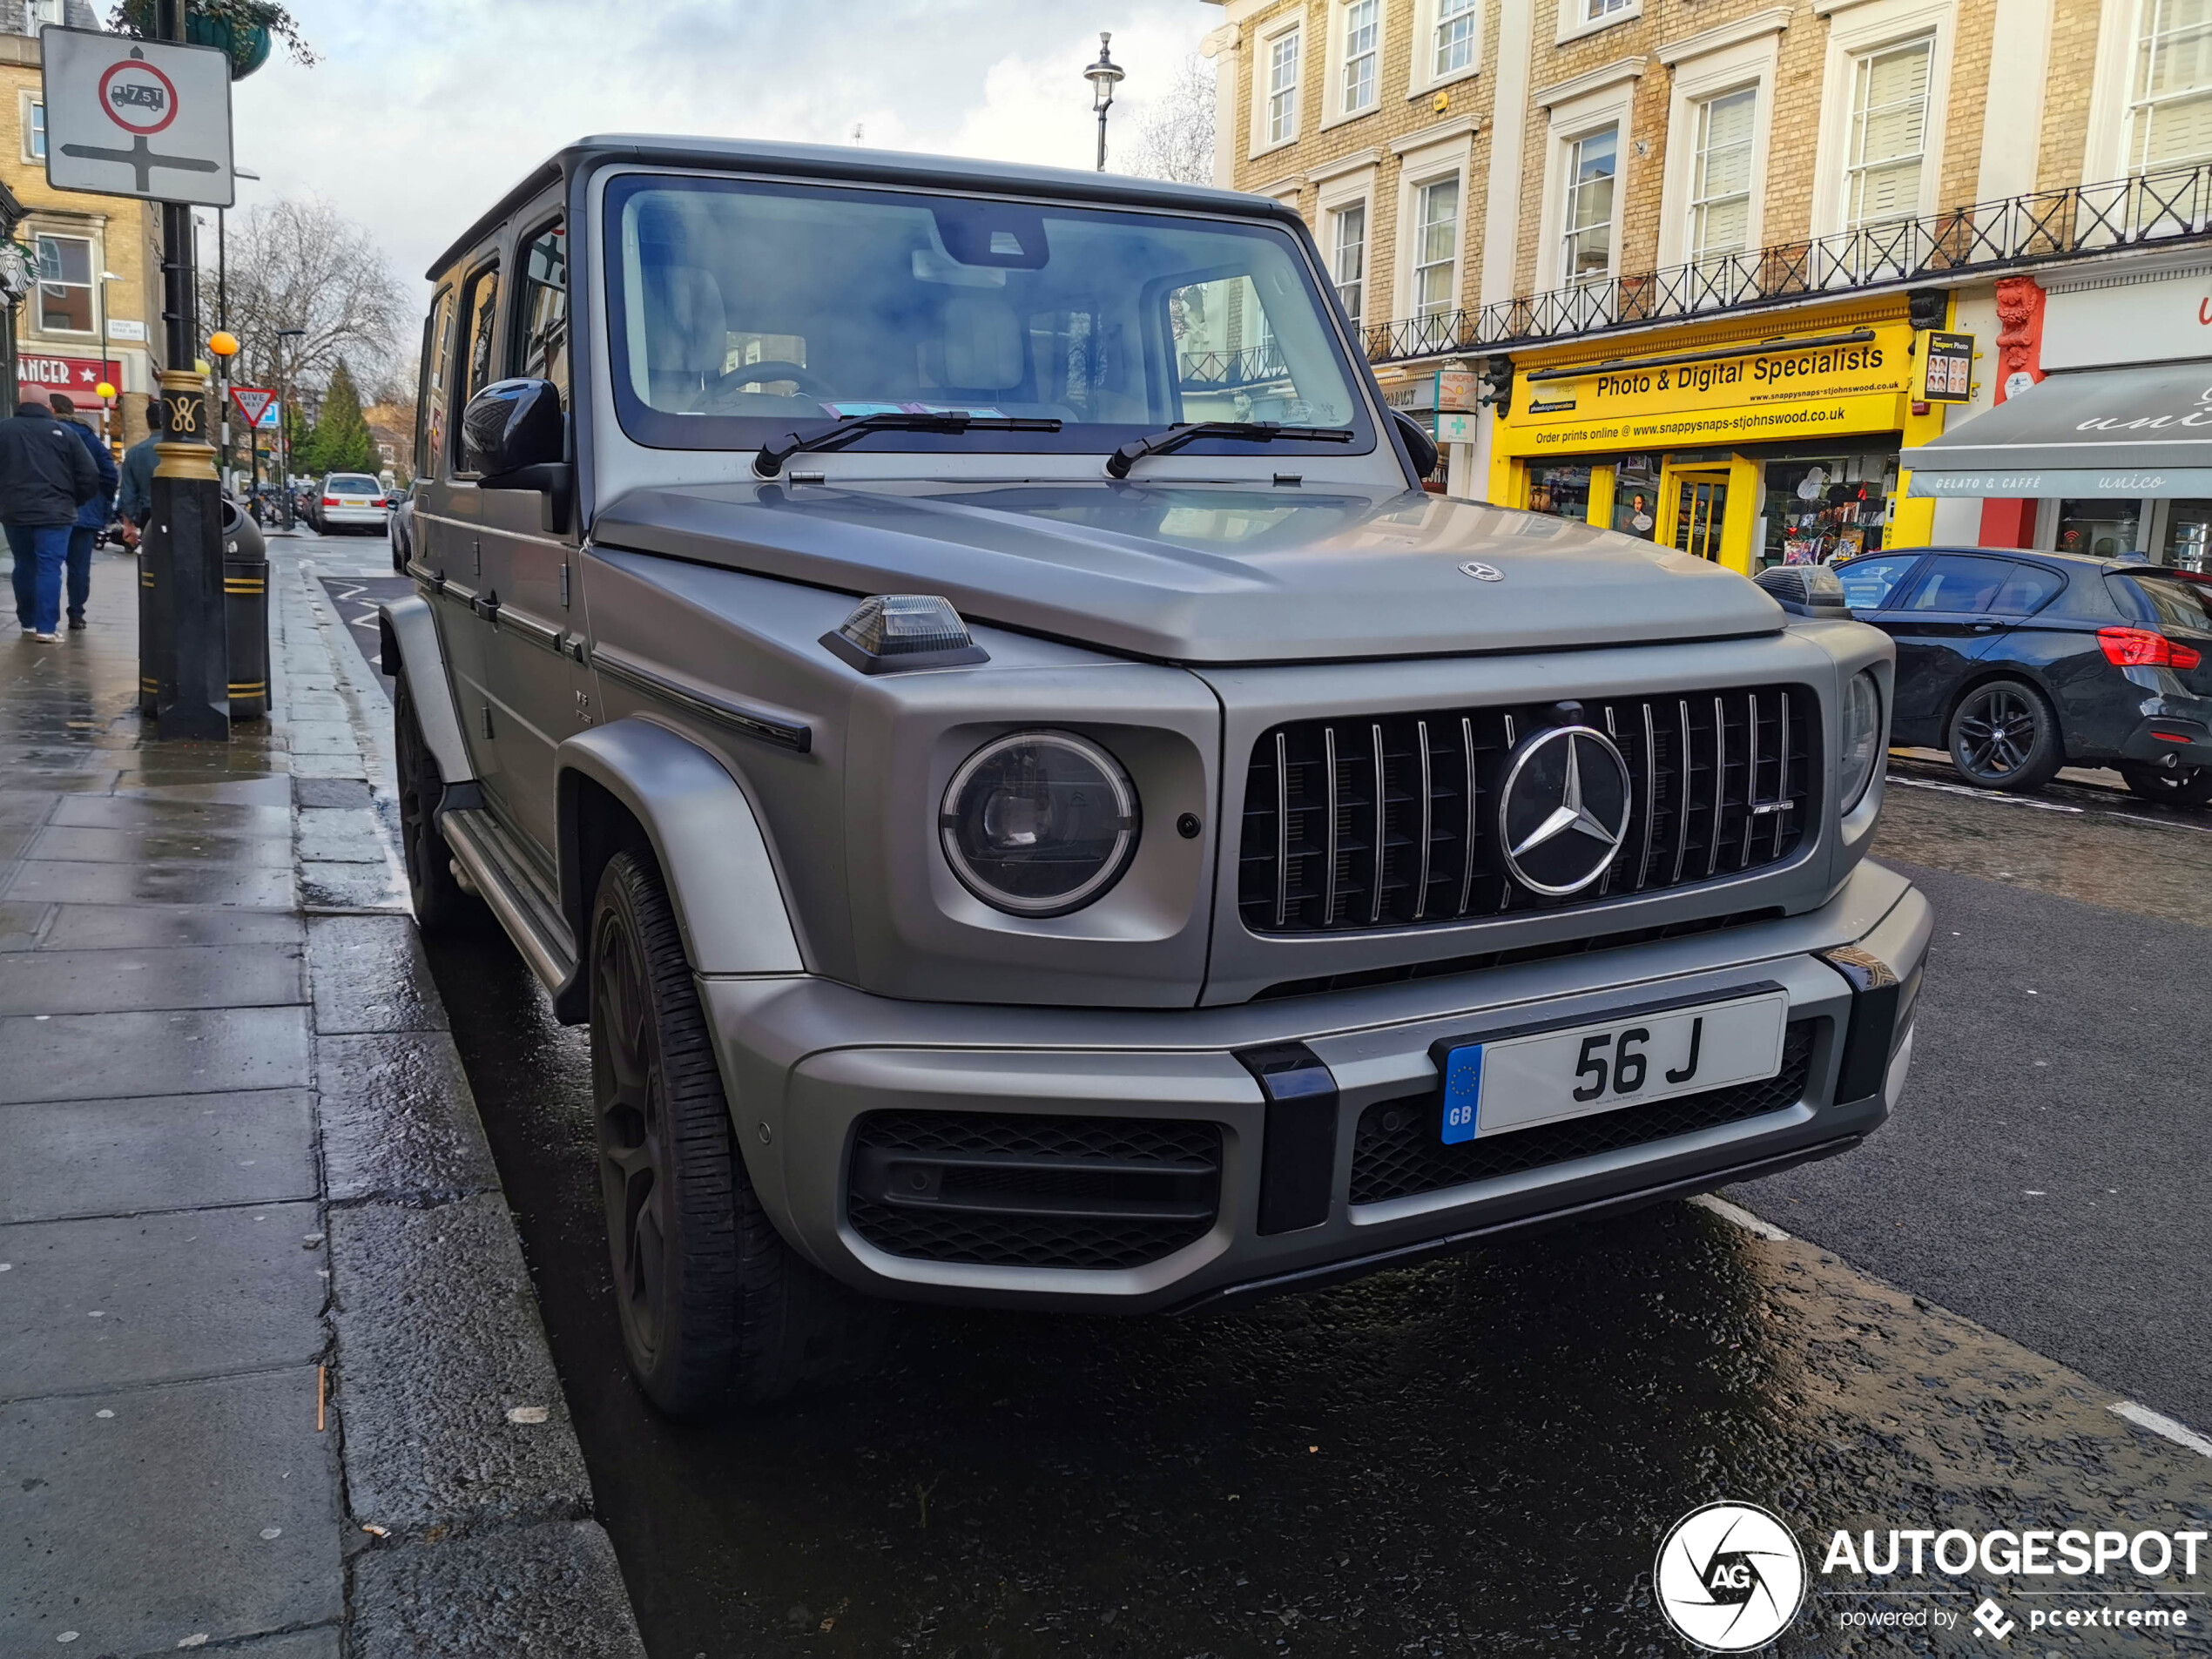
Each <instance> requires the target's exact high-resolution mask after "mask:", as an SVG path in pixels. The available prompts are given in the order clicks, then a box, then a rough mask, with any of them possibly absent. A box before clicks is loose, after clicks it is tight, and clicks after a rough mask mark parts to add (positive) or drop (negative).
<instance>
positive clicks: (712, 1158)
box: [590, 852, 877, 1417]
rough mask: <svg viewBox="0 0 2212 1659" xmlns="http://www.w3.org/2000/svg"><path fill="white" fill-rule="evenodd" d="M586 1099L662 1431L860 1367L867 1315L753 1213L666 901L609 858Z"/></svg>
mask: <svg viewBox="0 0 2212 1659" xmlns="http://www.w3.org/2000/svg"><path fill="white" fill-rule="evenodd" d="M590 940H591V1088H592V1101H593V1105H594V1108H595V1110H596V1113H597V1120H598V1129H599V1189H600V1197H601V1198H602V1199H603V1201H604V1205H605V1209H606V1216H607V1245H608V1251H609V1257H610V1266H611V1268H612V1270H613V1278H614V1295H615V1306H616V1310H617V1314H618V1316H619V1318H620V1320H621V1324H622V1341H623V1350H624V1354H625V1355H626V1356H627V1358H628V1359H629V1362H630V1368H631V1373H632V1374H633V1375H634V1376H636V1378H637V1383H638V1386H640V1387H641V1388H643V1389H644V1392H645V1394H646V1397H647V1398H648V1399H651V1401H652V1402H653V1404H654V1405H656V1406H659V1407H660V1408H661V1409H662V1410H663V1411H664V1412H668V1413H671V1414H673V1415H676V1416H681V1417H694V1416H704V1415H708V1414H711V1413H713V1412H715V1411H716V1410H718V1408H720V1407H721V1406H724V1405H725V1404H732V1403H735V1404H747V1405H757V1404H762V1403H765V1402H767V1401H770V1400H774V1399H781V1398H783V1397H784V1396H785V1395H786V1394H789V1393H792V1390H794V1389H795V1388H797V1387H799V1386H801V1385H802V1384H805V1383H809V1382H823V1381H831V1380H836V1379H842V1378H843V1377H845V1376H846V1375H849V1374H851V1373H853V1372H855V1371H856V1370H860V1369H864V1368H865V1367H866V1366H867V1364H868V1362H869V1361H870V1360H871V1359H872V1358H873V1352H872V1350H873V1332H875V1330H876V1328H877V1327H876V1325H875V1321H874V1318H873V1313H872V1312H869V1311H868V1310H866V1309H864V1308H860V1307H859V1306H857V1305H855V1304H854V1301H853V1298H849V1297H848V1296H847V1294H846V1292H845V1291H844V1290H843V1288H842V1287H841V1286H840V1285H837V1284H835V1283H834V1282H833V1281H832V1280H831V1279H830V1278H828V1277H827V1276H826V1275H825V1274H823V1273H822V1272H821V1271H819V1270H818V1269H816V1268H815V1267H813V1265H812V1264H809V1263H806V1262H805V1261H802V1260H801V1259H799V1257H798V1256H797V1255H795V1254H793V1253H792V1250H791V1248H790V1246H789V1245H787V1244H785V1243H784V1241H783V1239H782V1238H781V1237H780V1236H779V1234H778V1233H777V1231H776V1230H775V1227H774V1226H773V1224H772V1223H771V1222H770V1221H769V1220H768V1218H767V1216H766V1215H765V1212H764V1211H762V1209H761V1207H760V1202H759V1199H758V1198H757V1197H755V1196H754V1194H753V1190H752V1181H751V1180H750V1179H749V1178H748V1177H747V1176H746V1173H745V1159H744V1157H743V1156H742V1155H741V1154H740V1153H739V1152H738V1148H737V1145H736V1143H735V1139H734V1137H733V1136H732V1130H731V1115H730V1107H729V1103H728V1101H727V1099H726V1098H725V1096H724V1094H723V1091H722V1078H721V1074H720V1072H719V1071H718V1069H717V1067H716V1065H715V1059H714V1047H713V1042H712V1041H711V1037H710V1035H709V1034H708V1030H707V1023H706V1016H705V1010H703V1009H702V1008H700V1006H699V998H698V988H697V987H696V986H695V985H694V983H693V981H692V978H691V964H690V962H689V961H687V960H686V959H685V954H684V941H683V935H682V934H681V932H680V931H679V929H678V927H677V923H676V915H675V912H674V909H673V908H672V907H671V905H670V903H669V898H668V890H667V888H666V887H664V885H663V884H662V881H661V878H660V873H659V871H658V869H657V868H656V867H654V865H653V863H652V861H651V859H650V858H649V857H648V856H646V855H645V854H644V853H641V852H623V853H617V854H616V855H615V856H614V857H613V858H611V859H610V860H608V861H607V867H606V870H605V872H604V873H603V874H602V875H601V877H600V879H599V892H598V898H597V902H596V903H595V904H594V906H593V907H592V918H591V933H590Z"/></svg>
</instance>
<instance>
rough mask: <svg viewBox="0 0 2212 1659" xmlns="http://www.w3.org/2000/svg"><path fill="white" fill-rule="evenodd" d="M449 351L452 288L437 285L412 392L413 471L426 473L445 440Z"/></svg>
mask: <svg viewBox="0 0 2212 1659" xmlns="http://www.w3.org/2000/svg"><path fill="white" fill-rule="evenodd" d="M452 352H453V290H452V289H451V288H441V289H439V290H438V293H437V296H436V297H435V299H433V300H431V301H430V314H429V316H428V317H427V318H426V319H424V320H423V324H422V379H421V384H420V385H419V386H418V387H417V388H416V389H415V476H416V477H418V478H420V477H423V476H425V475H428V473H429V472H430V471H431V470H432V469H433V468H435V466H436V464H437V456H438V451H439V446H441V445H442V444H443V443H444V442H445V431H446V363H447V361H448V359H449V358H450V357H451V355H452Z"/></svg>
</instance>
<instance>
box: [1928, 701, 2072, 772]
mask: <svg viewBox="0 0 2212 1659" xmlns="http://www.w3.org/2000/svg"><path fill="white" fill-rule="evenodd" d="M1950 735H1951V764H1952V766H1953V767H1954V768H1955V769H1956V770H1957V772H1958V773H1959V776H1960V777H1961V778H1964V779H1966V781H1967V782H1968V783H1970V784H1973V786H1975V787H1977V788H1979V789H2011V790H2019V791H2022V792H2032V791H2034V790H2038V789H2040V788H2042V787H2043V786H2044V785H2045V784H2047V783H2049V782H2050V781H2051V779H2053V778H2054V777H2056V776H2057V775H2058V770H2059V768H2060V766H2062V765H2065V764H2066V747H2065V745H2063V744H2062V743H2061V742H2060V738H2059V717H2058V715H2057V714H2056V712H2054V711H2053V709H2052V707H2051V705H2050V704H2049V703H2047V702H2046V701H2045V700H2044V698H2043V694H2042V692H2040V691H2037V690H2036V689H2035V688H2034V687H2033V685H2028V684H2027V683H2026V682H2025V681H2022V680H1989V681H1987V682H1986V683H1984V684H1983V685H1977V686H1975V687H1974V688H1973V691H1968V692H1967V693H1966V696H1965V697H1963V698H1960V699H1959V706H1958V707H1957V708H1956V709H1954V710H1952V714H1951V734H1950Z"/></svg>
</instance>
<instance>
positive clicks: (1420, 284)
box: [1413, 178, 1460, 317]
mask: <svg viewBox="0 0 2212 1659" xmlns="http://www.w3.org/2000/svg"><path fill="white" fill-rule="evenodd" d="M1414 202H1415V206H1414V225H1415V232H1414V243H1413V251H1414V260H1413V304H1414V307H1416V310H1417V312H1418V314H1420V315H1421V316H1424V317H1433V316H1436V315H1439V314H1441V313H1443V312H1447V311H1449V310H1451V309H1452V308H1453V302H1454V301H1455V300H1457V299H1458V297H1459V286H1460V285H1459V274H1458V270H1459V258H1460V181H1459V179H1456V178H1452V179H1436V180H1435V181H1433V183H1430V184H1426V185H1422V186H1421V187H1420V191H1419V192H1417V194H1416V196H1415V199H1414Z"/></svg>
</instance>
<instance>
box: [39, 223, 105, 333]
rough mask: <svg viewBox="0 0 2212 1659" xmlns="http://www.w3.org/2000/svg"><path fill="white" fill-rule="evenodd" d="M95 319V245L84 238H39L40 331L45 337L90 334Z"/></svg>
mask: <svg viewBox="0 0 2212 1659" xmlns="http://www.w3.org/2000/svg"><path fill="white" fill-rule="evenodd" d="M95 327H97V325H96V324H95V322H94V321H93V319H92V245H91V243H90V242H89V241H87V240H85V239H84V238H83V237H81V236H42V237H40V238H39V239H38V328H39V332H40V333H42V334H91V333H92V331H93V330H94V328H95Z"/></svg>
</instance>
